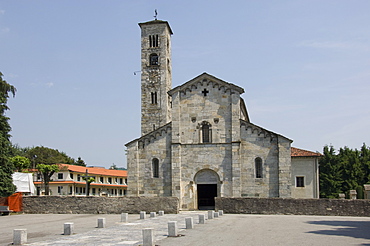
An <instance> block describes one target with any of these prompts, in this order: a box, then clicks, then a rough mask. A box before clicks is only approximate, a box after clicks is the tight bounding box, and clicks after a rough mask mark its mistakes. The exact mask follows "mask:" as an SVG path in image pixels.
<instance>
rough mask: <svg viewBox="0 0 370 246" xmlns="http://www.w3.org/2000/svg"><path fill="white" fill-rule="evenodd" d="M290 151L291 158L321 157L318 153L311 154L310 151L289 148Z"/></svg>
mask: <svg viewBox="0 0 370 246" xmlns="http://www.w3.org/2000/svg"><path fill="white" fill-rule="evenodd" d="M290 150H291V154H290V155H291V157H315V156H316V157H319V156H322V154H320V153H318V152H312V151H308V150H303V149H298V148H294V147H291V148H290Z"/></svg>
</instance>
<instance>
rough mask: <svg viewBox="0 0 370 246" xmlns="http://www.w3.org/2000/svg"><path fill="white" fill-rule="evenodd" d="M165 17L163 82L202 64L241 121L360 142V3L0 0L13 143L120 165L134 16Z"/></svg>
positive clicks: (368, 70)
mask: <svg viewBox="0 0 370 246" xmlns="http://www.w3.org/2000/svg"><path fill="white" fill-rule="evenodd" d="M154 9H157V10H158V19H161V20H166V21H168V22H169V23H170V25H171V28H172V30H173V32H174V35H173V36H172V60H173V61H172V66H173V67H172V69H173V87H175V86H178V85H180V84H183V83H185V82H187V81H188V80H190V79H192V78H194V77H196V76H198V75H199V74H201V73H203V72H207V73H209V74H212V75H214V76H216V77H218V78H220V79H223V80H225V81H227V82H230V83H233V84H236V85H238V86H241V87H243V88H244V89H245V93H244V94H243V95H242V97H243V98H244V100H245V102H246V105H247V108H248V112H249V116H250V119H251V121H252V122H253V123H254V124H256V125H259V126H261V127H264V128H266V129H268V130H271V131H273V132H276V133H279V134H281V135H284V136H286V137H288V138H290V139H293V140H294V142H293V144H292V146H294V147H298V148H303V149H307V150H311V151H322V148H323V146H325V145H330V144H331V145H333V146H334V147H335V148H337V149H338V148H340V147H344V146H348V147H350V148H360V147H361V145H362V144H363V143H364V142H365V143H366V144H368V145H370V141H369V139H370V131H369V126H370V107H369V104H370V103H369V95H370V26H369V25H370V15H369V11H370V1H367V0H353V1H343V0H332V1H331V0H325V1H322V0H320V1H316V0H294V1H293V0H291V1H288V0H279V1H277V0H276V1H257V0H256V1H241V0H240V1H199V0H198V1H193V0H188V1H160V0H158V1H153V0H150V1H149V0H148V1H140V0H137V1H128V0H126V1H123V0H110V1H102V0H101V1H96V0H79V1H74V0H63V1H57V0H55V1H48V0H39V1H37V0H34V1H21V0H1V1H0V71H1V72H2V73H3V74H4V77H3V78H4V79H5V80H6V81H7V82H8V83H10V84H12V85H14V86H15V87H16V88H17V90H18V91H17V94H16V97H15V98H12V99H10V100H9V106H10V108H11V110H10V111H8V113H7V115H8V116H9V117H10V118H11V120H10V124H11V126H12V128H13V130H12V133H11V134H12V136H13V137H12V141H13V143H17V144H19V145H20V146H22V147H27V146H40V145H42V146H46V147H50V148H55V149H58V150H60V151H64V152H66V153H67V154H68V155H69V156H71V157H74V158H77V157H79V156H80V157H81V158H82V159H83V160H85V162H86V163H87V164H88V165H91V166H92V165H95V166H105V167H109V166H111V165H112V164H113V163H114V164H116V165H117V166H126V156H125V147H124V144H125V143H127V142H129V141H131V140H133V139H135V138H137V137H139V136H140V75H136V76H135V75H134V74H133V72H134V71H138V70H140V28H139V26H138V25H137V23H139V22H145V21H150V20H153V15H154Z"/></svg>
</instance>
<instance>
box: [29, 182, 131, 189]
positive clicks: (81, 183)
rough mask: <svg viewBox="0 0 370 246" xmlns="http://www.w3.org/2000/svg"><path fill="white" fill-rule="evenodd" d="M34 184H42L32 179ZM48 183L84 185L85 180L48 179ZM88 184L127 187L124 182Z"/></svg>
mask: <svg viewBox="0 0 370 246" xmlns="http://www.w3.org/2000/svg"><path fill="white" fill-rule="evenodd" d="M33 183H34V184H43V182H41V181H34V182H33ZM49 184H61V185H62V184H80V185H86V182H78V181H72V180H67V181H50V182H49ZM90 186H111V187H113V186H114V187H127V185H124V184H100V183H94V182H92V183H90Z"/></svg>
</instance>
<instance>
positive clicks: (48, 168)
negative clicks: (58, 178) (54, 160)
mask: <svg viewBox="0 0 370 246" xmlns="http://www.w3.org/2000/svg"><path fill="white" fill-rule="evenodd" d="M36 168H37V170H38V171H39V172H40V173H41V175H42V178H43V179H42V180H43V182H44V186H45V195H46V196H48V195H49V183H50V179H51V176H53V174H54V173H55V172H58V171H59V166H58V165H56V164H53V165H48V164H37V166H36Z"/></svg>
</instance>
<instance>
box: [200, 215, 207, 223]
mask: <svg viewBox="0 0 370 246" xmlns="http://www.w3.org/2000/svg"><path fill="white" fill-rule="evenodd" d="M205 222H206V216H205V215H204V214H200V215H199V224H205Z"/></svg>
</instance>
